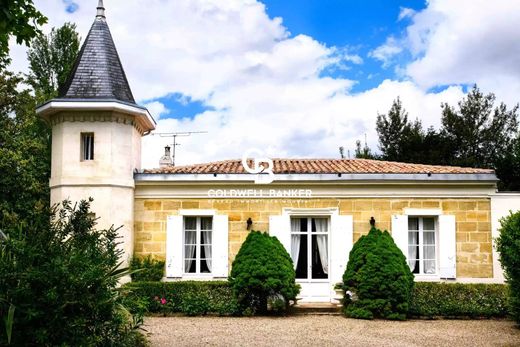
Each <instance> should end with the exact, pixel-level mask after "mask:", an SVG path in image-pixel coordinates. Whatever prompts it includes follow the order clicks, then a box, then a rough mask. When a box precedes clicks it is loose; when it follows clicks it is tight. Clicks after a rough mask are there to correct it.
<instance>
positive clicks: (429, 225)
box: [423, 218, 435, 230]
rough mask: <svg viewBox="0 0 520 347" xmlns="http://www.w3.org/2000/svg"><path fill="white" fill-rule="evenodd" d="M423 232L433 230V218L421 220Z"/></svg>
mask: <svg viewBox="0 0 520 347" xmlns="http://www.w3.org/2000/svg"><path fill="white" fill-rule="evenodd" d="M423 230H435V221H434V219H433V218H423Z"/></svg>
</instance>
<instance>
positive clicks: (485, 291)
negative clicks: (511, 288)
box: [409, 282, 508, 318]
mask: <svg viewBox="0 0 520 347" xmlns="http://www.w3.org/2000/svg"><path fill="white" fill-rule="evenodd" d="M507 302H508V288H507V286H506V285H504V284H483V283H479V284H473V283H472V284H468V283H433V282H418V283H415V287H414V290H413V295H412V300H411V302H410V311H409V315H410V316H414V317H428V318H435V317H451V318H457V317H470V318H483V317H485V318H491V317H506V316H507V311H508V310H507Z"/></svg>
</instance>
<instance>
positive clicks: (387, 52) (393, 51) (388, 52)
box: [368, 36, 403, 67]
mask: <svg viewBox="0 0 520 347" xmlns="http://www.w3.org/2000/svg"><path fill="white" fill-rule="evenodd" d="M402 51H403V47H402V44H401V43H400V42H399V41H398V40H396V39H395V38H394V37H393V36H389V37H388V38H387V39H386V41H385V43H384V44H382V45H381V46H379V47H377V48H376V49H374V50H372V51H370V53H368V56H369V57H372V58H374V59H377V60H379V61H381V62H382V63H383V66H384V67H388V66H389V65H390V63H391V62H392V58H393V57H394V56H396V55H397V54H399V53H401V52H402Z"/></svg>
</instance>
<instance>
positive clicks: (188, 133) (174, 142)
mask: <svg viewBox="0 0 520 347" xmlns="http://www.w3.org/2000/svg"><path fill="white" fill-rule="evenodd" d="M207 133H208V132H207V131H184V132H176V133H152V134H150V135H155V136H160V137H171V138H172V142H170V143H171V144H172V165H173V166H175V147H177V146H180V145H181V144H180V143H178V142H177V137H178V136H179V137H187V136H191V134H207ZM170 143H169V144H170Z"/></svg>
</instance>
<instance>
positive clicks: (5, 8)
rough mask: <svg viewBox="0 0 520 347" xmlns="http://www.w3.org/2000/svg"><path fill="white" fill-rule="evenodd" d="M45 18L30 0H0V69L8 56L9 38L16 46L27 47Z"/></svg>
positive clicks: (44, 21) (38, 31)
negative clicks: (14, 38) (14, 40)
mask: <svg viewBox="0 0 520 347" xmlns="http://www.w3.org/2000/svg"><path fill="white" fill-rule="evenodd" d="M46 22H47V18H46V17H45V16H44V15H43V14H41V13H40V11H38V10H37V9H36V8H35V7H34V4H33V1H32V0H2V1H1V2H0V68H2V67H5V65H6V62H7V56H8V54H9V37H11V36H14V37H16V42H17V43H18V44H26V45H28V44H29V43H30V41H31V40H32V39H33V38H34V37H36V35H37V34H38V33H40V30H39V28H38V26H39V25H43V24H45V23H46Z"/></svg>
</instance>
